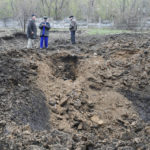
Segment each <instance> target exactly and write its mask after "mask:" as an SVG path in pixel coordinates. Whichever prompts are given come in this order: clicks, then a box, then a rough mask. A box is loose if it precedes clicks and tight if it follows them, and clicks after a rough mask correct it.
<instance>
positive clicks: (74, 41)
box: [71, 31, 76, 44]
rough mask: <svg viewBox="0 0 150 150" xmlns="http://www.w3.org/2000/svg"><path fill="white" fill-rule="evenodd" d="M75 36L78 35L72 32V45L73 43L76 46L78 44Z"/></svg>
mask: <svg viewBox="0 0 150 150" xmlns="http://www.w3.org/2000/svg"><path fill="white" fill-rule="evenodd" d="M75 34H76V32H75V31H71V43H72V44H75V43H76V39H75Z"/></svg>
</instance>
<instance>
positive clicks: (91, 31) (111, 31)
mask: <svg viewBox="0 0 150 150" xmlns="http://www.w3.org/2000/svg"><path fill="white" fill-rule="evenodd" d="M87 33H88V34H89V35H95V34H100V35H107V34H120V33H131V31H129V30H114V29H87Z"/></svg>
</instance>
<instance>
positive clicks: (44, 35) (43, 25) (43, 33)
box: [39, 16, 51, 49]
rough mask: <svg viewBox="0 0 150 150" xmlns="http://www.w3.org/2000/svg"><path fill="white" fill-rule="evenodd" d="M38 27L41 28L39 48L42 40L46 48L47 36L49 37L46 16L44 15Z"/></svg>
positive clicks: (41, 46) (48, 25) (41, 45)
mask: <svg viewBox="0 0 150 150" xmlns="http://www.w3.org/2000/svg"><path fill="white" fill-rule="evenodd" d="M39 28H40V30H41V33H40V37H41V41H40V48H41V49H42V48H43V42H44V41H45V48H48V37H49V30H50V28H51V27H50V24H49V22H48V21H47V17H46V16H45V17H44V21H43V22H41V23H40V25H39Z"/></svg>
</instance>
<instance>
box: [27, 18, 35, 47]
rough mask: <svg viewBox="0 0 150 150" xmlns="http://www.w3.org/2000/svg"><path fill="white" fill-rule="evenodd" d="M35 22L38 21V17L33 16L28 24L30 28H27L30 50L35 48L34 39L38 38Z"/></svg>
mask: <svg viewBox="0 0 150 150" xmlns="http://www.w3.org/2000/svg"><path fill="white" fill-rule="evenodd" d="M35 20H36V16H35V15H32V19H31V20H30V21H29V23H28V28H27V38H28V44H27V48H28V49H30V48H32V47H33V42H34V39H36V37H37V27H36V24H35Z"/></svg>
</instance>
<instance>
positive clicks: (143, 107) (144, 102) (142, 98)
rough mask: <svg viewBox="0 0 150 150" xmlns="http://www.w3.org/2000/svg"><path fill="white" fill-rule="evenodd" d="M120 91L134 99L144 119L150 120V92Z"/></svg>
mask: <svg viewBox="0 0 150 150" xmlns="http://www.w3.org/2000/svg"><path fill="white" fill-rule="evenodd" d="M120 93H121V94H123V95H124V96H125V97H127V99H128V100H130V101H132V103H133V105H134V106H135V108H136V110H137V112H138V113H139V115H140V117H141V118H142V120H144V121H145V122H150V93H149V92H148V93H145V92H141V91H136V92H132V91H130V90H120Z"/></svg>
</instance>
